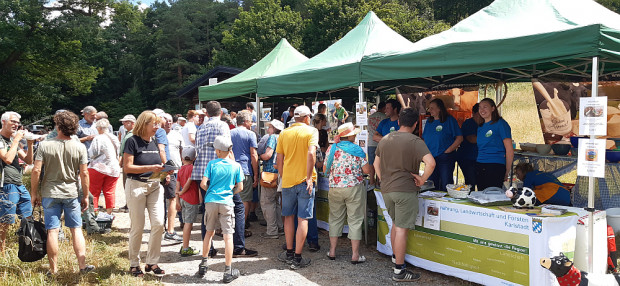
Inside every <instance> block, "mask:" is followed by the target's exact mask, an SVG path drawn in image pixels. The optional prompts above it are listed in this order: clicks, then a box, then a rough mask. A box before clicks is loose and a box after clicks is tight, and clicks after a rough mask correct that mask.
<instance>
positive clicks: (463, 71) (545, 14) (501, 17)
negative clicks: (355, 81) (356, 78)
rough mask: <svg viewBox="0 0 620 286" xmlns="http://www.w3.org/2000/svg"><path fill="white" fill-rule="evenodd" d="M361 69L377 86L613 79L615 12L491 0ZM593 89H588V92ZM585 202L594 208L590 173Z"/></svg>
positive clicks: (617, 43) (575, 4)
mask: <svg viewBox="0 0 620 286" xmlns="http://www.w3.org/2000/svg"><path fill="white" fill-rule="evenodd" d="M361 75H362V81H363V82H372V84H369V86H374V87H375V90H380V89H388V88H390V87H393V86H395V85H401V84H407V85H417V86H424V87H427V88H441V87H445V86H448V85H451V84H467V83H484V82H508V81H512V82H515V81H530V80H531V79H532V78H545V79H546V80H549V81H584V80H590V79H591V81H592V86H593V87H597V86H598V81H599V78H600V79H603V80H618V75H620V15H618V14H615V13H613V12H612V11H610V10H608V9H606V8H604V7H603V6H601V5H599V4H598V3H596V2H594V1H592V0H497V1H495V2H493V3H492V4H491V5H489V6H487V7H486V8H484V9H482V10H481V11H479V12H477V13H475V14H474V15H472V16H470V17H469V18H467V19H465V20H463V21H461V22H460V23H458V24H457V25H455V26H454V27H452V28H451V29H449V30H447V31H445V32H442V33H439V34H437V35H433V36H430V37H427V38H425V39H422V40H420V41H418V42H416V43H415V44H414V46H413V48H412V49H411V50H409V51H407V52H405V53H400V54H392V55H380V54H375V55H370V56H368V57H366V58H364V59H363V61H362V68H361ZM597 94H598V89H597V88H593V89H592V96H593V97H596V96H597ZM595 137H596V136H591V139H594V138H595ZM586 209H587V210H589V211H591V212H593V211H594V178H593V177H589V186H588V207H587V208H586ZM593 217H594V215H592V214H591V215H590V216H589V221H588V225H590V226H592V225H594V219H593ZM593 229H594V228H593V227H590V228H589V234H588V244H589V247H588V259H587V261H588V272H592V270H593V268H592V263H593V251H592V249H593V248H592V241H593V231H594V230H593Z"/></svg>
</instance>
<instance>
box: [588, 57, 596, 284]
mask: <svg viewBox="0 0 620 286" xmlns="http://www.w3.org/2000/svg"><path fill="white" fill-rule="evenodd" d="M597 96H598V57H593V58H592V97H597ZM595 139H596V136H590V141H592V142H593V141H594V140H595ZM594 180H595V178H594V177H593V176H589V177H588V208H587V210H588V211H589V212H590V215H589V216H588V272H589V273H592V270H593V264H594V261H593V260H594V251H593V250H594V249H593V247H592V245H593V241H594Z"/></svg>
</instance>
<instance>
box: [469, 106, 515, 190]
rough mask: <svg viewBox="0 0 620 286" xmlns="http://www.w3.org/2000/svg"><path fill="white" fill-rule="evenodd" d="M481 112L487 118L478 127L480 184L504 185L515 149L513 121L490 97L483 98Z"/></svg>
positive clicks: (477, 166)
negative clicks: (509, 119)
mask: <svg viewBox="0 0 620 286" xmlns="http://www.w3.org/2000/svg"><path fill="white" fill-rule="evenodd" d="M478 113H479V114H480V117H482V119H483V120H484V122H483V123H482V124H481V125H480V127H479V128H478V134H477V137H476V139H477V143H478V158H477V159H476V184H477V185H478V190H479V191H482V190H484V189H486V188H488V187H498V188H501V187H502V184H503V182H504V181H505V180H506V179H507V178H508V174H510V170H511V168H512V160H513V158H514V150H513V149H512V135H511V132H510V125H508V122H506V120H504V119H503V118H502V117H501V116H500V115H499V112H498V111H497V106H496V105H495V102H494V101H493V100H492V99H490V98H485V99H483V100H481V101H480V103H479V109H478Z"/></svg>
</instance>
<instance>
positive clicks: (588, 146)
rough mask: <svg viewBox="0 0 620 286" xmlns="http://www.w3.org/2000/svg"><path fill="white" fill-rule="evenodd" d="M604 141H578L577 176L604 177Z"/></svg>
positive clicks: (584, 139) (583, 139)
mask: <svg viewBox="0 0 620 286" xmlns="http://www.w3.org/2000/svg"><path fill="white" fill-rule="evenodd" d="M605 141H606V140H605V139H593V140H590V139H586V138H582V139H579V150H578V153H577V154H578V157H577V176H584V177H589V176H592V177H595V178H604V177H605Z"/></svg>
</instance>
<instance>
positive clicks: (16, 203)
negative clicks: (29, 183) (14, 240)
mask: <svg viewBox="0 0 620 286" xmlns="http://www.w3.org/2000/svg"><path fill="white" fill-rule="evenodd" d="M18 215H19V216H21V217H29V216H32V202H31V200H30V193H29V192H28V190H26V187H24V186H23V185H14V184H4V187H2V191H0V223H6V224H13V223H15V217H16V216H18Z"/></svg>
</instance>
